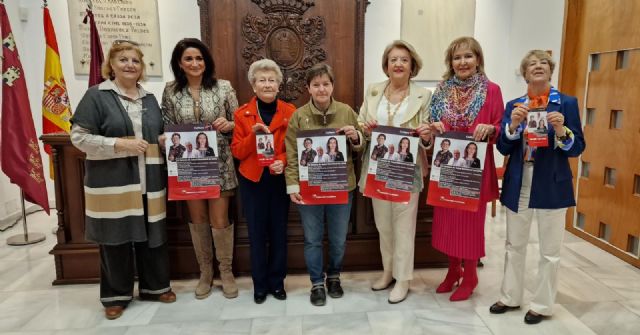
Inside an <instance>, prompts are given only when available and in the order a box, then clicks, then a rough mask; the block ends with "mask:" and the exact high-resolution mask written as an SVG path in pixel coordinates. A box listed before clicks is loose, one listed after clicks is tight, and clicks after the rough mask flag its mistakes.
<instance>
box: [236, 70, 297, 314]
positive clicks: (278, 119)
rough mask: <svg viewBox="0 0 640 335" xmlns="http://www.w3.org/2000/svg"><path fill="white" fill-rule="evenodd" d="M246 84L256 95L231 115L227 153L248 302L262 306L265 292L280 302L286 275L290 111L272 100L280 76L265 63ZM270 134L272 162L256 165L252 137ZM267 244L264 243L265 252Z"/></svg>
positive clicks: (290, 109) (280, 79)
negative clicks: (234, 169) (246, 261)
mask: <svg viewBox="0 0 640 335" xmlns="http://www.w3.org/2000/svg"><path fill="white" fill-rule="evenodd" d="M248 77H249V82H250V83H251V86H252V87H253V91H254V92H255V93H256V96H255V97H253V98H251V100H250V101H249V102H248V103H246V104H244V105H243V106H241V107H240V108H238V110H236V112H235V115H234V116H235V124H236V127H235V130H234V132H233V141H232V142H231V152H232V154H233V156H234V157H235V158H237V159H238V160H240V167H239V171H240V175H239V176H238V179H239V182H240V196H241V199H242V207H243V211H244V216H245V218H246V219H247V226H248V228H249V242H250V245H251V247H250V251H251V277H252V278H253V300H254V301H255V303H257V304H261V303H263V302H264V301H265V300H266V298H267V294H268V293H271V294H272V295H273V296H274V297H275V298H276V299H278V300H285V299H286V298H287V293H286V292H285V290H284V278H285V277H286V275H287V216H288V212H289V196H288V195H287V192H286V185H285V180H284V174H283V171H284V167H285V165H286V163H287V157H286V153H285V145H284V137H285V135H286V132H287V126H288V124H289V119H291V115H292V114H293V112H294V111H295V109H296V107H295V106H293V105H291V104H289V103H286V102H284V101H282V100H279V99H278V98H277V95H278V87H279V86H280V83H281V82H282V72H281V71H280V68H279V67H278V65H277V64H276V63H275V62H274V61H272V60H270V59H261V60H258V61H256V62H254V63H253V64H251V66H250V67H249V74H248ZM264 133H266V134H273V141H274V142H273V150H274V154H275V156H274V161H273V163H270V165H268V166H262V165H260V161H259V160H258V145H257V143H258V142H257V140H256V137H257V136H258V135H260V136H263V135H262V134H264ZM267 240H269V245H268V250H267Z"/></svg>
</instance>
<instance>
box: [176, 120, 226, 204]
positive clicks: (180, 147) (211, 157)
mask: <svg viewBox="0 0 640 335" xmlns="http://www.w3.org/2000/svg"><path fill="white" fill-rule="evenodd" d="M165 134H166V136H167V138H166V142H165V154H166V158H167V172H168V183H167V189H168V195H167V198H168V199H169V200H194V199H213V198H219V197H220V168H219V166H218V164H219V162H218V157H219V155H218V138H217V136H216V131H215V130H213V129H211V126H209V125H208V126H205V125H197V124H190V125H168V126H166V127H165Z"/></svg>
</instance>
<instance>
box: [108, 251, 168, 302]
mask: <svg viewBox="0 0 640 335" xmlns="http://www.w3.org/2000/svg"><path fill="white" fill-rule="evenodd" d="M100 270H101V271H100V302H102V305H103V306H105V307H109V306H125V307H126V306H127V305H128V304H129V302H131V300H132V299H133V284H134V279H135V275H136V272H137V275H138V292H139V294H140V297H141V298H148V299H153V298H155V297H158V296H159V295H161V294H163V293H166V292H169V291H171V286H170V282H169V247H168V245H167V243H165V244H163V245H161V246H159V247H157V248H149V245H148V243H147V242H136V243H125V244H120V245H105V244H101V245H100Z"/></svg>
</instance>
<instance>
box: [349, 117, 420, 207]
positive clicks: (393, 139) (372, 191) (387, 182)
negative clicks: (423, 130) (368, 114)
mask: <svg viewBox="0 0 640 335" xmlns="http://www.w3.org/2000/svg"><path fill="white" fill-rule="evenodd" d="M371 141H372V143H371V146H370V148H369V152H368V153H366V154H368V155H369V168H368V170H367V176H366V178H367V183H366V186H365V189H364V195H365V196H367V197H370V198H375V199H381V200H388V201H393V202H400V203H408V202H409V200H410V198H411V192H412V191H413V178H414V175H415V169H416V159H417V157H418V137H417V136H415V131H414V130H413V129H408V128H396V127H387V126H378V127H376V128H375V130H374V131H373V132H372V133H371ZM363 177H364V176H362V177H361V178H363Z"/></svg>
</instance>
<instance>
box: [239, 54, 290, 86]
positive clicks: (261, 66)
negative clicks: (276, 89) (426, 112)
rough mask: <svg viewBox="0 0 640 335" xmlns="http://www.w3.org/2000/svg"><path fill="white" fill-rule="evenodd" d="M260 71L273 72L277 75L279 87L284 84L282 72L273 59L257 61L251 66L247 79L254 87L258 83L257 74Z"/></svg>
mask: <svg viewBox="0 0 640 335" xmlns="http://www.w3.org/2000/svg"><path fill="white" fill-rule="evenodd" d="M259 71H273V72H275V73H276V80H277V81H278V85H280V84H281V83H282V71H280V67H279V66H278V64H276V62H274V61H272V60H271V59H267V58H263V59H260V60H257V61H255V62H253V64H251V66H249V73H248V74H247V78H248V79H249V83H250V84H251V85H253V84H254V83H255V81H256V73H257V72H259Z"/></svg>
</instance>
